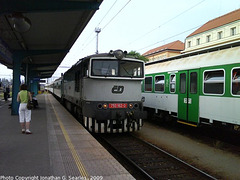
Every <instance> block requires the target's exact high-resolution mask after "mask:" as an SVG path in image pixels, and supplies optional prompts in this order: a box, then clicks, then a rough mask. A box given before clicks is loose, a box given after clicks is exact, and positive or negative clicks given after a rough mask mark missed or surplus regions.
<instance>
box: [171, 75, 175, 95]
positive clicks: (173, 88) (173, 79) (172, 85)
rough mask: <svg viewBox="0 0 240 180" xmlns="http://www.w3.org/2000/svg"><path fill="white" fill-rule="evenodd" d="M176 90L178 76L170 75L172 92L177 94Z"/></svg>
mask: <svg viewBox="0 0 240 180" xmlns="http://www.w3.org/2000/svg"><path fill="white" fill-rule="evenodd" d="M175 90H176V75H175V74H171V75H170V92H171V93H175Z"/></svg>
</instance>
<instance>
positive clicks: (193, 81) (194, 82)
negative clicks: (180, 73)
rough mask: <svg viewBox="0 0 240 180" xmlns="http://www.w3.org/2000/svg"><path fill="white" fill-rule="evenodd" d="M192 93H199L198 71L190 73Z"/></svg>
mask: <svg viewBox="0 0 240 180" xmlns="http://www.w3.org/2000/svg"><path fill="white" fill-rule="evenodd" d="M190 93H191V94H196V93H197V73H196V72H191V73H190Z"/></svg>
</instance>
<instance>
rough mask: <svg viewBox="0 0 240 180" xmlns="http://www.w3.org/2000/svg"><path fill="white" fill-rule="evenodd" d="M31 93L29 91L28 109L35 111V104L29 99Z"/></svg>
mask: <svg viewBox="0 0 240 180" xmlns="http://www.w3.org/2000/svg"><path fill="white" fill-rule="evenodd" d="M28 93H29V92H28V91H27V96H28V103H27V109H28V110H32V109H33V102H32V101H31V100H30V98H29V94H28Z"/></svg>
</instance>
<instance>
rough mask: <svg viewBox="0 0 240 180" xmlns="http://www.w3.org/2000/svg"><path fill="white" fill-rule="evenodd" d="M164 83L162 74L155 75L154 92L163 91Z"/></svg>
mask: <svg viewBox="0 0 240 180" xmlns="http://www.w3.org/2000/svg"><path fill="white" fill-rule="evenodd" d="M164 85H165V77H164V76H156V77H155V91H156V92H164Z"/></svg>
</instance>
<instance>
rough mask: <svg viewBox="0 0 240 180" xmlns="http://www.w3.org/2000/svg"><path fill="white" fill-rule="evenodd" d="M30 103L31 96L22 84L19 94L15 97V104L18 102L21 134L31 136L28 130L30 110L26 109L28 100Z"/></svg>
mask: <svg viewBox="0 0 240 180" xmlns="http://www.w3.org/2000/svg"><path fill="white" fill-rule="evenodd" d="M29 99H30V101H32V95H31V93H30V92H28V91H27V85H26V84H22V85H21V86H20V92H19V93H18V95H17V102H20V106H19V122H20V124H21V127H22V133H26V134H32V132H31V131H30V130H29V127H30V121H31V113H32V112H31V110H28V109H27V103H28V100H29Z"/></svg>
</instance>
